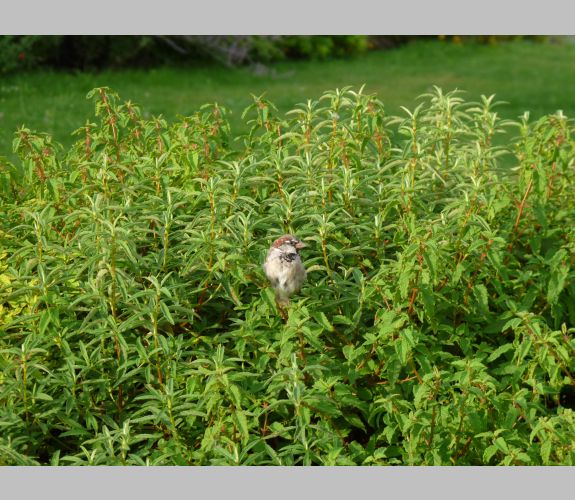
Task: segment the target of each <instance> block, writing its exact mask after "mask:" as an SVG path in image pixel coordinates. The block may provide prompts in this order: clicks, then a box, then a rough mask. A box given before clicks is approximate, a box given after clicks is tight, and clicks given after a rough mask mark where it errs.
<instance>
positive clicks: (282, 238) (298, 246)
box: [272, 234, 306, 250]
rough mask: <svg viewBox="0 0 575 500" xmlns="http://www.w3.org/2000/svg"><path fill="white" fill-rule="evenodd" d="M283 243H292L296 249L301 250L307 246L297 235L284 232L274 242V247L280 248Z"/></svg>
mask: <svg viewBox="0 0 575 500" xmlns="http://www.w3.org/2000/svg"><path fill="white" fill-rule="evenodd" d="M283 245H291V246H292V247H294V248H295V249H296V250H301V249H302V248H304V247H305V246H306V245H305V243H302V242H301V241H300V240H299V239H297V238H296V237H295V236H293V235H291V234H284V235H283V236H280V237H279V238H278V239H277V240H275V241H274V242H273V243H272V248H280V247H281V246H283Z"/></svg>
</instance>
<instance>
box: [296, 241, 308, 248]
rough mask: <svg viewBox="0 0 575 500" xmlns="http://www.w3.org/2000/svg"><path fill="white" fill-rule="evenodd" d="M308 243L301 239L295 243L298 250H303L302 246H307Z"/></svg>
mask: <svg viewBox="0 0 575 500" xmlns="http://www.w3.org/2000/svg"><path fill="white" fill-rule="evenodd" d="M306 246H307V245H306V244H305V243H302V242H301V241H300V242H299V243H296V244H295V247H296V249H297V250H301V249H302V248H305V247H306Z"/></svg>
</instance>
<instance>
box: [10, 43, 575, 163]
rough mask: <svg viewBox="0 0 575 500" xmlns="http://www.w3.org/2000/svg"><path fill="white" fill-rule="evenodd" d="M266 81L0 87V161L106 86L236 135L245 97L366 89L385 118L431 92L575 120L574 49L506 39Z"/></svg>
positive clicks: (244, 74)
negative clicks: (209, 117)
mask: <svg viewBox="0 0 575 500" xmlns="http://www.w3.org/2000/svg"><path fill="white" fill-rule="evenodd" d="M271 70H272V71H271V73H272V74H270V75H266V76H258V75H255V74H253V73H252V72H251V71H250V70H248V69H246V68H239V69H235V70H230V69H224V68H221V67H202V68H197V67H196V68H194V67H188V68H173V67H164V68H158V69H153V70H126V71H105V72H102V73H54V72H38V73H32V74H22V75H14V76H10V77H4V78H2V79H1V80H0V156H5V157H8V158H13V157H14V156H13V154H12V153H11V151H12V146H11V143H12V137H13V133H14V131H15V129H16V128H17V127H18V126H20V125H22V124H25V125H26V126H27V127H29V128H31V129H34V130H36V131H44V132H49V133H51V134H53V135H54V137H55V139H56V140H57V141H59V142H62V143H64V144H66V145H67V144H70V143H71V142H72V140H73V138H72V137H71V136H70V133H71V132H72V131H73V130H74V129H76V128H78V127H79V126H81V125H82V124H83V123H84V122H85V120H86V118H88V117H90V116H91V115H92V104H91V103H90V102H88V101H87V100H86V99H85V95H86V93H87V92H88V91H89V90H90V89H92V88H93V87H97V86H108V87H111V88H113V89H114V90H116V91H117V92H119V93H120V96H121V97H122V98H123V99H126V100H128V99H130V100H132V101H134V102H136V103H138V104H140V105H141V106H142V108H143V109H144V110H145V112H146V113H147V114H152V115H159V114H162V115H163V116H165V117H166V118H167V119H168V120H172V119H174V118H175V117H176V116H177V115H178V114H182V115H186V114H191V113H192V112H193V111H195V110H196V109H197V108H198V107H199V106H200V105H202V104H204V103H206V102H218V103H220V104H223V105H224V106H226V107H227V108H229V109H230V110H231V111H232V115H231V117H230V120H231V123H232V130H233V131H235V132H244V131H245V126H244V125H243V124H242V122H241V112H242V110H243V109H244V108H245V107H246V106H247V105H248V104H249V103H250V101H251V97H250V93H254V94H261V93H264V92H266V95H267V96H268V98H269V99H270V100H271V101H272V102H274V103H275V104H276V105H277V106H278V108H279V110H280V111H281V112H285V111H287V110H289V109H291V108H292V107H293V106H294V105H295V104H297V103H299V102H303V101H305V100H306V99H308V98H316V97H318V96H320V95H321V94H322V92H323V91H325V90H328V89H332V88H336V87H342V86H346V85H353V86H360V85H362V84H364V83H365V84H366V91H368V92H376V93H377V94H378V96H379V97H380V98H381V99H382V100H383V102H384V104H385V106H386V108H387V111H388V112H390V113H398V112H400V106H406V107H409V108H413V107H414V106H415V103H416V101H415V98H416V96H418V95H419V94H421V93H423V92H426V91H427V90H429V89H430V87H431V86H432V85H438V86H440V87H442V88H443V90H444V91H448V90H452V89H454V88H458V89H462V90H466V91H467V92H468V96H467V97H468V98H471V99H473V98H476V97H479V96H480V95H481V94H486V95H490V94H493V93H494V94H496V95H497V99H498V100H503V101H506V102H508V103H509V104H507V105H506V106H503V107H501V108H500V113H501V114H502V115H503V116H505V117H507V118H516V117H517V116H518V115H520V114H522V113H523V112H524V111H525V110H530V111H531V114H532V116H534V117H538V116H541V115H543V114H546V113H552V112H554V111H556V110H557V109H562V110H563V111H564V112H565V113H566V114H567V115H568V116H574V115H575V93H573V92H570V91H569V90H568V89H570V88H572V85H573V83H572V82H573V81H574V80H575V46H573V45H570V44H551V43H535V42H529V41H516V42H511V43H505V44H499V45H496V46H485V45H475V44H469V45H455V44H453V43H448V42H439V41H422V42H415V43H412V44H410V45H408V46H404V47H402V48H399V49H395V50H390V51H381V52H372V53H368V54H365V55H363V56H361V57H356V58H352V59H344V60H333V61H323V62H317V61H305V62H284V63H279V64H276V65H274V66H273V67H272V68H271Z"/></svg>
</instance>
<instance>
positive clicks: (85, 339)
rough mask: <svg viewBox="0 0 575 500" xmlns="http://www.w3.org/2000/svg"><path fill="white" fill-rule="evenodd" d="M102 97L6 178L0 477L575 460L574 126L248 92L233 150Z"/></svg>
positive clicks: (222, 134)
mask: <svg viewBox="0 0 575 500" xmlns="http://www.w3.org/2000/svg"><path fill="white" fill-rule="evenodd" d="M89 97H90V98H91V99H93V100H94V101H95V104H96V117H95V118H93V119H91V120H88V121H87V122H86V124H85V126H83V127H81V128H80V129H78V130H77V131H76V135H77V136H78V142H77V143H76V144H75V145H74V146H73V147H72V148H71V149H70V150H68V151H64V150H63V149H62V148H61V147H59V146H58V145H57V144H54V143H53V142H52V140H51V138H50V137H49V136H47V135H44V134H37V133H33V132H31V131H30V130H27V129H25V128H22V129H20V130H18V132H17V133H16V135H15V140H14V149H15V151H16V152H17V153H18V155H19V157H20V161H19V162H18V163H16V164H10V163H3V164H1V166H0V168H1V169H0V196H1V197H2V205H3V217H2V219H1V220H0V243H1V246H0V248H2V250H1V252H2V254H1V256H2V260H1V261H0V294H1V296H0V329H1V330H2V335H0V374H1V375H0V389H1V390H0V427H1V429H2V432H1V433H0V463H2V464H22V465H25V464H36V463H38V464H49V463H51V464H74V465H76V464H77V465H82V464H93V465H96V464H134V465H137V464H140V465H141V464H214V465H215V464H244V465H255V464H259V465H263V464H276V465H279V464H283V465H292V464H295V465H301V464H305V465H308V464H317V465H348V464H349V465H351V464H365V465H384V464H429V465H431V464H445V465H450V464H457V465H479V464H491V465H495V464H516V465H521V464H529V465H541V464H544V465H545V464H564V465H572V464H573V463H574V459H575V451H574V448H573V446H574V443H575V439H574V438H575V436H574V431H573V429H574V428H575V427H574V424H575V421H574V418H573V417H574V414H573V411H572V410H571V409H569V408H564V407H562V406H558V404H557V403H558V399H557V395H558V393H559V391H560V389H561V388H562V387H563V386H565V385H569V384H573V375H572V374H573V369H574V367H573V361H572V352H573V350H574V349H575V341H574V340H573V332H574V329H573V325H574V323H575V308H574V306H573V304H574V303H575V284H574V281H573V277H574V274H575V273H574V270H573V269H574V266H573V264H574V262H573V255H575V253H574V245H575V237H574V230H573V220H574V217H573V216H574V207H575V204H574V203H575V202H574V201H573V196H572V192H573V187H574V183H575V171H574V168H573V166H574V158H575V155H574V146H575V143H574V140H573V130H574V125H573V121H572V120H569V119H567V118H566V117H565V116H563V115H562V114H561V113H560V112H559V113H557V114H555V115H552V116H547V117H544V118H542V119H540V120H538V121H535V122H531V121H530V120H529V116H528V115H526V116H524V117H523V118H522V119H521V120H520V121H519V122H503V121H501V120H500V119H499V118H498V116H497V113H496V111H495V109H496V103H495V102H494V100H493V98H492V97H490V98H485V97H484V98H483V99H482V100H481V101H480V102H477V103H468V102H465V101H463V100H462V99H461V98H460V97H459V96H458V95H457V94H455V93H450V94H444V93H442V92H441V90H439V89H435V90H434V91H433V92H432V93H430V94H427V95H425V96H422V99H421V100H420V103H419V104H418V106H417V107H416V108H415V109H412V110H408V109H405V113H404V114H403V115H402V116H399V117H395V116H387V114H386V113H385V111H384V107H383V104H382V103H381V102H380V101H379V100H378V99H377V98H376V97H375V96H373V95H365V94H363V92H362V91H361V89H360V90H359V91H357V90H353V89H350V88H346V89H342V90H336V91H331V92H326V93H325V94H324V95H323V96H322V97H321V98H320V99H318V100H307V101H306V102H304V103H302V104H301V105H298V106H297V107H296V109H294V110H292V111H290V112H289V113H288V114H287V116H286V117H279V116H277V114H276V112H275V109H274V106H273V104H272V103H270V102H268V101H267V100H266V99H265V98H263V97H255V98H254V103H253V105H252V106H250V107H249V108H248V109H247V110H246V111H245V114H244V116H245V119H246V120H248V123H249V125H250V127H251V129H250V133H249V134H247V135H246V136H243V137H240V138H237V139H238V141H237V142H239V144H234V143H233V141H232V139H234V135H233V132H232V131H231V130H230V129H229V126H228V124H227V121H226V110H225V109H223V108H221V107H220V106H217V105H206V106H204V107H203V108H202V109H200V110H199V111H198V112H197V113H195V114H194V115H192V116H189V117H182V118H181V120H180V121H179V122H177V123H173V124H168V123H166V121H165V120H163V119H162V118H152V119H150V120H146V119H144V118H143V117H142V114H141V113H140V110H139V109H138V107H137V106H135V105H134V104H132V103H130V102H121V101H120V100H119V98H118V96H116V95H115V94H114V93H113V92H112V91H110V90H109V89H106V88H101V89H95V90H93V91H92V92H91V93H90V94H89ZM508 129H514V130H516V131H517V137H516V138H515V139H514V140H512V141H511V142H509V143H508V144H506V145H505V146H496V145H495V144H498V141H499V139H500V137H501V134H502V132H503V131H504V130H508ZM506 137H508V136H506ZM504 158H507V160H506V161H505V162H502V160H503V159H504ZM509 164H511V165H512V167H511V168H509V167H505V166H504V165H509ZM285 232H290V233H294V234H297V235H298V237H300V238H301V239H303V240H304V241H305V242H306V243H307V244H308V248H307V249H306V250H305V251H304V253H303V257H304V261H305V264H306V267H307V268H308V281H307V283H306V285H304V288H303V289H302V291H301V293H300V294H299V295H298V296H295V297H294V298H293V300H292V305H291V306H290V313H289V319H288V321H287V323H285V324H284V323H283V322H282V320H281V318H280V316H279V315H278V314H277V311H276V308H275V304H274V299H273V293H272V292H271V290H270V289H269V288H268V285H267V283H266V280H265V277H264V275H263V271H262V269H261V263H262V262H263V259H264V257H265V253H266V250H267V248H268V246H269V245H270V243H271V242H272V241H273V239H274V238H276V237H277V236H278V235H280V234H282V233H285Z"/></svg>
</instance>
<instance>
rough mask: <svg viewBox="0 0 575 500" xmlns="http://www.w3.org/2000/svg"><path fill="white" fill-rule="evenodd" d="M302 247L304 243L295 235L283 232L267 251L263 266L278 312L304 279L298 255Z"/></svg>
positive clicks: (298, 288) (297, 290)
mask: <svg viewBox="0 0 575 500" xmlns="http://www.w3.org/2000/svg"><path fill="white" fill-rule="evenodd" d="M304 247H305V244H304V243H302V242H301V241H300V240H298V239H297V238H296V237H295V236H292V235H291V234H284V235H283V236H281V237H280V238H278V239H277V240H275V241H274V242H273V244H272V246H271V247H270V249H269V251H268V255H267V257H266V261H265V262H264V266H263V267H264V272H265V273H266V276H267V277H268V279H269V280H270V283H271V285H272V288H273V289H274V291H275V294H276V302H277V304H278V306H279V307H280V312H281V310H282V309H283V308H284V307H286V306H287V305H288V304H289V297H290V295H292V294H294V293H297V292H299V290H300V288H301V286H302V285H303V282H304V281H305V277H306V272H305V268H304V267H303V264H302V262H301V257H300V255H299V250H300V249H302V248H304ZM282 315H283V314H282Z"/></svg>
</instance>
